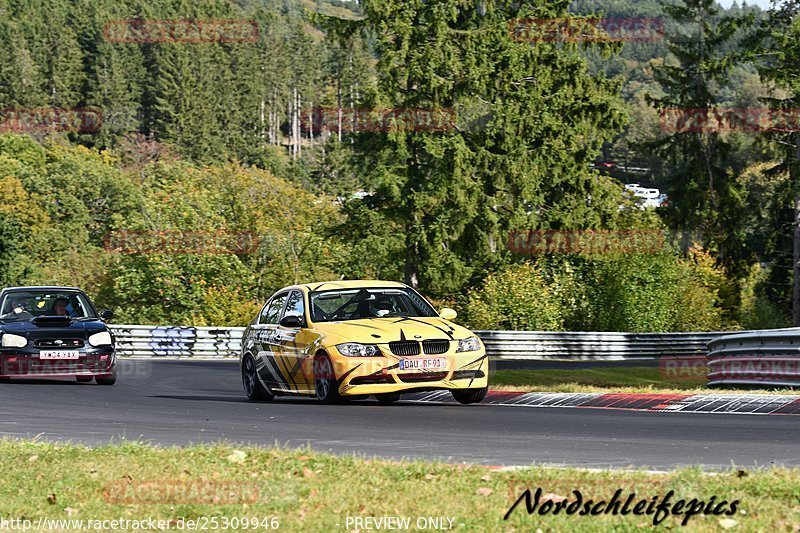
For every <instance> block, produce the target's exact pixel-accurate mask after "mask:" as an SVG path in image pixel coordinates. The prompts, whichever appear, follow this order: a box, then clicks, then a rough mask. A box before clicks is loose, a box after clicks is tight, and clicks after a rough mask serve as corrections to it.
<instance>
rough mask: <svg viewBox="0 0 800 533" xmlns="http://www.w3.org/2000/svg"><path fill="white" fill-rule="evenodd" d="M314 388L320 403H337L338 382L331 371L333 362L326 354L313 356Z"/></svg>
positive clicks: (338, 397)
mask: <svg viewBox="0 0 800 533" xmlns="http://www.w3.org/2000/svg"><path fill="white" fill-rule="evenodd" d="M314 390H315V391H316V393H317V401H319V402H320V403H326V404H331V403H339V402H340V401H341V396H339V383H338V382H337V381H336V376H335V375H334V373H333V364H332V363H331V358H330V357H328V355H327V354H325V353H321V354H319V355H317V357H315V358H314Z"/></svg>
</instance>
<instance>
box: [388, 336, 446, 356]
mask: <svg viewBox="0 0 800 533" xmlns="http://www.w3.org/2000/svg"><path fill="white" fill-rule="evenodd" d="M389 349H390V350H391V351H392V353H393V354H394V355H419V354H420V353H423V352H424V353H425V354H426V355H437V354H443V353H447V351H448V350H449V349H450V341H448V340H445V339H436V340H427V341H422V347H421V348H420V343H419V342H417V341H394V342H390V343H389Z"/></svg>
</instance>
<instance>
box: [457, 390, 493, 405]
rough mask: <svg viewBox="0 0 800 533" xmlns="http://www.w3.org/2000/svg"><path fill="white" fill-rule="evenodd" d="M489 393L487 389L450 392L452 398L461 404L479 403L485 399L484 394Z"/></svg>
mask: <svg viewBox="0 0 800 533" xmlns="http://www.w3.org/2000/svg"><path fill="white" fill-rule="evenodd" d="M488 392H489V387H488V386H487V387H483V388H482V389H461V390H451V391H450V393H451V394H452V395H453V398H454V399H455V400H456V401H457V402H458V403H461V404H465V405H466V404H469V403H480V402H482V401H483V399H484V398H486V393H488Z"/></svg>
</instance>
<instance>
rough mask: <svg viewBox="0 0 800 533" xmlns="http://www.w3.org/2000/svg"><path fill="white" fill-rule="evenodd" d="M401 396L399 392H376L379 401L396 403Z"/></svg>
mask: <svg viewBox="0 0 800 533" xmlns="http://www.w3.org/2000/svg"><path fill="white" fill-rule="evenodd" d="M400 396H401V394H400V393H399V392H384V393H382V394H376V395H375V399H376V400H378V403H394V402H396V401H398V400H399V399H400Z"/></svg>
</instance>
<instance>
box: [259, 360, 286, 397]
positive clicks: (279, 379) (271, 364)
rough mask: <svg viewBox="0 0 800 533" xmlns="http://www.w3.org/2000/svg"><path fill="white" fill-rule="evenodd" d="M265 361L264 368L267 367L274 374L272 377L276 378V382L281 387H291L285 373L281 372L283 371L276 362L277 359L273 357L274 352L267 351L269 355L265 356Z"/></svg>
mask: <svg viewBox="0 0 800 533" xmlns="http://www.w3.org/2000/svg"><path fill="white" fill-rule="evenodd" d="M263 361H264V368H266V369H267V371H269V373H270V374H271V375H272V377H274V378H275V383H276V384H277V385H279V386H280V387H281V388H284V389H288V388H290V387H289V384H288V383H287V382H286V379H285V378H284V376H283V374H281V371H280V370H279V369H278V366H277V364H276V361H275V359H274V358H273V357H272V354H271V353H269V352H267V355H265V356H263Z"/></svg>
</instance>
